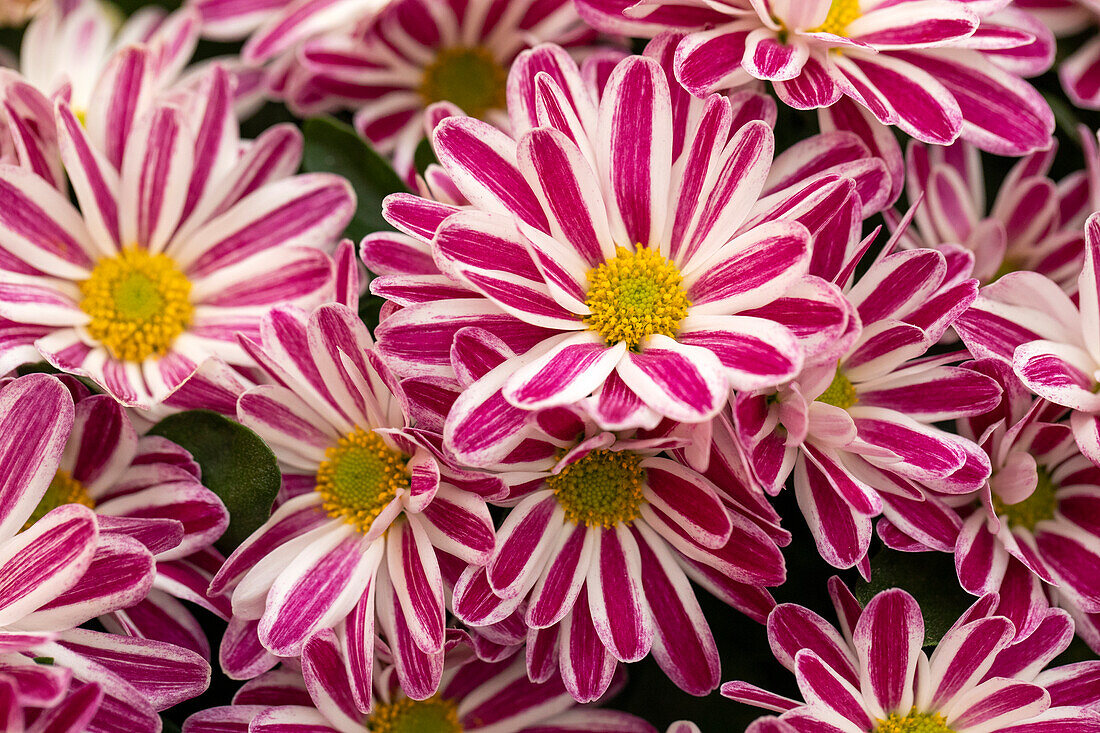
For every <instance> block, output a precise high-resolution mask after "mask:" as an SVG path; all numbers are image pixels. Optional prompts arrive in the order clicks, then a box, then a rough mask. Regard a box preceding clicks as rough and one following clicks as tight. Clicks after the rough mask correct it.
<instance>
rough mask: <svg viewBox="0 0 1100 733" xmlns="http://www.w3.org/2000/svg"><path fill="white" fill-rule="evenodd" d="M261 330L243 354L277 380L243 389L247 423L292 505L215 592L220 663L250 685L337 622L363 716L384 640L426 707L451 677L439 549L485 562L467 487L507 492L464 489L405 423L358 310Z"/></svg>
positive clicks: (486, 536)
mask: <svg viewBox="0 0 1100 733" xmlns="http://www.w3.org/2000/svg"><path fill="white" fill-rule="evenodd" d="M352 264H354V263H352ZM261 333H262V345H259V344H256V343H254V342H252V341H251V340H250V339H244V340H243V344H244V346H245V347H246V349H247V350H248V351H249V353H250V354H251V355H252V356H253V357H254V358H255V359H256V361H257V362H259V364H260V366H261V368H262V369H263V371H264V372H265V373H266V374H267V376H268V377H269V378H270V379H271V380H272V381H273V382H274V383H273V384H269V385H262V386H259V387H255V388H253V389H250V390H248V391H247V392H245V394H243V395H242V396H241V398H240V401H239V403H238V415H239V419H240V420H241V422H242V423H244V424H245V425H247V426H249V427H251V428H252V429H254V430H256V432H257V433H259V435H260V436H261V437H262V438H263V439H264V440H265V441H266V442H267V443H268V444H269V445H270V446H271V447H272V449H273V450H274V451H275V452H276V454H277V455H278V457H279V459H280V461H281V465H282V468H283V492H282V497H283V501H282V503H281V504H280V505H279V506H278V508H277V509H276V510H275V512H274V513H273V514H272V516H271V518H270V519H269V520H268V521H267V523H266V524H264V525H263V526H262V527H261V528H260V529H258V530H257V531H256V532H255V533H254V534H253V535H252V536H251V537H250V538H249V539H248V540H246V541H245V542H244V543H243V544H242V545H241V546H240V547H238V548H237V550H236V551H235V552H234V553H233V554H232V555H231V556H230V557H229V559H228V560H227V561H226V563H225V565H224V566H223V567H222V569H221V571H219V573H218V574H217V576H215V578H214V580H213V582H212V583H211V585H210V592H211V593H212V594H223V593H230V592H231V593H232V603H233V614H234V621H235V622H236V626H233V625H231V627H230V632H231V633H230V634H228V635H227V637H226V638H225V639H224V640H223V647H222V660H223V666H226V667H227V671H229V672H230V673H231V674H234V676H254V675H255V674H258V673H259V672H261V671H263V669H264V667H263V666H262V665H263V664H266V665H267V667H270V666H272V665H274V664H275V662H276V659H275V657H274V656H271V655H278V656H297V655H299V654H301V652H302V648H303V646H304V645H305V643H306V641H307V639H308V638H309V637H310V636H311V635H312V634H314V633H316V632H319V631H321V630H324V629H330V628H335V629H336V633H337V634H338V635H339V637H340V640H341V644H342V645H343V647H342V648H344V649H345V650H346V666H347V674H349V675H350V677H351V685H352V687H353V689H354V690H355V691H356V698H355V701H356V704H357V705H358V706H359V707H360V709H361V710H363V711H367V710H368V709H369V704H370V695H371V692H370V688H371V682H370V680H371V667H372V664H373V659H374V648H375V642H374V638H375V633H376V631H377V633H379V634H381V636H382V637H383V638H384V639H385V640H386V643H387V644H388V647H389V650H390V651H391V652H392V655H393V658H394V662H395V664H396V666H397V674H398V677H399V678H400V680H401V687H402V689H404V690H405V692H406V693H407V694H409V695H410V696H412V697H415V698H418V699H421V698H427V697H430V696H431V695H432V694H434V693H435V691H436V689H437V688H438V685H439V681H440V675H441V673H442V669H443V641H444V614H445V610H444V588H443V581H442V577H441V574H440V569H439V561H438V559H437V553H449V554H451V555H454V556H456V557H458V558H459V559H460V560H461V561H462V562H465V563H472V564H484V563H485V562H486V561H488V559H489V555H490V553H491V552H492V549H493V545H494V531H493V523H492V521H491V519H490V517H489V511H488V509H487V507H486V505H485V502H484V500H483V499H482V498H481V497H480V496H478V495H477V494H475V493H472V491H470V490H468V489H471V488H472V489H475V490H477V489H482V488H484V487H485V485H486V484H488V485H489V488H488V491H490V492H491V493H497V492H499V490H500V488H501V487H500V483H499V482H493V481H482V482H480V483H475V482H468V481H466V480H465V478H464V474H461V473H457V472H453V471H451V470H450V469H449V467H448V466H447V465H446V463H445V462H444V461H442V460H441V457H440V455H439V453H438V451H437V447H436V443H437V442H438V441H436V442H433V441H432V440H431V439H430V437H429V436H426V435H425V434H424V433H423V432H422V431H419V430H416V429H413V428H411V427H410V423H409V421H408V419H407V418H406V412H405V410H406V408H405V398H404V395H403V394H402V393H401V390H400V388H399V387H398V386H397V385H396V382H395V380H393V379H392V377H391V376H390V374H389V372H388V370H387V369H386V368H385V367H384V366H382V365H381V362H380V361H379V360H378V359H377V355H376V354H375V353H374V348H373V342H372V339H371V337H370V334H369V333H368V332H367V330H366V327H365V326H364V325H363V323H362V321H360V320H359V317H358V315H357V314H356V312H355V311H354V310H353V309H351V308H349V307H347V306H345V305H343V304H336V303H332V304H327V305H323V306H321V307H319V308H318V309H316V310H315V311H314V312H313V313H312V314H310V315H308V317H307V314H305V313H304V312H300V311H297V310H289V309H275V310H273V311H272V312H271V313H270V314H268V316H266V317H265V319H264V321H263V326H262V330H261ZM238 632H239V633H238ZM256 639H258V642H259V643H262V645H263V646H262V647H260V648H257V647H258V644H257V643H256V642H255V641H254V640H256ZM264 649H266V654H267V656H266V657H264V656H263V654H264V651H263V650H264ZM257 655H259V657H262V658H260V660H259V662H255V663H254V662H253V661H252V660H256V659H257V658H258V657H257ZM257 665H258V668H257ZM246 667H247V669H245V668H246Z"/></svg>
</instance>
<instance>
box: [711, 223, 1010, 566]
mask: <svg viewBox="0 0 1100 733" xmlns="http://www.w3.org/2000/svg"><path fill="white" fill-rule="evenodd" d="M870 241H871V240H870V238H868V240H865V241H864V242H863V243H862V247H859V248H856V249H855V250H854V251H852V252H851V253H850V254H847V255H843V256H839V257H832V258H826V259H832V260H834V261H837V262H841V263H844V264H843V265H842V266H841V267H839V268H838V269H837V270H836V272H837V274H836V275H834V276H833V279H834V280H835V281H836V282H838V283H841V284H843V285H844V286H845V290H846V292H847V298H848V300H849V302H850V303H851V306H850V307H851V309H852V315H851V318H850V319H849V323H848V332H847V333H846V334H845V336H844V337H843V338H841V339H838V340H837V341H836V343H835V344H834V345H833V346H834V352H833V353H832V354H831V355H828V356H827V358H823V359H819V360H817V361H815V362H814V363H812V364H810V365H807V366H806V367H805V368H804V369H803V370H802V372H801V373H800V374H799V375H798V376H797V377H796V378H795V379H794V380H792V381H791V382H789V383H787V384H785V385H783V386H782V387H780V388H779V389H778V390H758V391H754V392H743V393H741V394H739V395H737V396H736V398H735V400H734V403H733V405H732V425H733V429H734V431H735V432H734V435H735V438H734V440H736V441H737V442H738V443H739V444H740V446H741V448H742V449H743V450H744V451H745V452H746V455H747V457H748V461H749V464H750V465H751V466H752V470H753V473H754V475H755V476H756V478H757V479H758V480H759V481H760V483H761V484H762V485H763V486H764V488H765V490H766V491H767V492H768V493H770V494H773V495H774V494H777V493H778V492H779V491H780V490H782V488H783V486H784V485H785V482H786V479H787V477H788V476H789V475H790V474H791V473H792V472H793V474H794V489H795V496H796V497H797V499H798V505H799V508H800V509H801V511H802V514H803V516H804V517H805V518H806V521H807V522H808V523H809V526H810V530H811V532H813V534H814V538H815V539H816V541H817V546H818V550H819V551H820V553H821V555H822V557H823V558H824V559H825V560H826V561H827V562H829V563H830V564H832V565H833V566H835V567H842V568H847V567H852V566H853V565H857V564H858V565H859V566H860V569H861V571H862V572H864V574H867V573H868V572H869V567H868V561H867V557H866V553H867V549H868V547H869V546H870V541H871V530H872V524H873V521H874V519H875V518H876V517H878V516H879V515H880V514H885V515H886V516H887V517H888V518H889V519H890V520H891V521H894V522H897V523H899V524H902V525H904V526H906V527H907V528H910V529H911V531H913V532H917V533H919V534H920V536H921V537H923V538H926V541H927V542H929V543H932V544H934V545H936V546H937V547H938V548H939V549H942V550H950V549H952V548H953V547H954V542H955V538H956V536H957V534H958V527H957V522H953V521H951V520H952V519H953V517H947V518H943V521H941V522H939V523H937V524H921V525H919V526H918V525H917V524H916V523H915V522H914V507H915V506H916V507H917V508H919V506H920V505H921V504H922V503H923V502H924V498H925V496H926V495H927V494H928V493H929V491H940V492H945V493H949V494H963V493H969V492H973V491H976V490H977V489H978V488H980V487H981V486H982V484H983V483H984V482H985V480H986V479H987V478H988V477H989V471H990V467H989V460H988V458H987V456H986V455H985V453H984V452H982V451H981V449H980V448H979V447H978V446H977V445H975V444H974V443H973V442H972V441H970V440H967V439H965V438H961V437H959V436H957V435H953V434H951V433H948V432H946V431H944V430H941V429H939V428H937V427H935V426H934V425H933V423H935V422H938V421H941V420H949V419H953V418H957V417H962V416H967V415H979V414H982V413H985V412H988V411H989V410H990V409H992V408H993V407H995V406H996V405H997V404H998V402H999V400H1000V388H999V386H998V385H997V383H996V382H994V381H993V380H992V379H990V378H988V377H986V376H985V375H982V374H978V373H976V372H974V371H971V370H966V369H960V368H958V367H953V366H950V364H951V363H952V362H958V361H960V360H961V359H962V358H964V357H963V355H960V354H947V355H945V356H939V357H926V356H924V355H925V353H926V352H927V351H928V350H929V349H930V348H931V347H932V346H933V345H935V344H936V343H937V342H938V341H939V339H940V338H941V336H942V335H943V333H944V332H945V331H946V329H947V328H949V327H950V326H951V324H952V323H953V322H954V321H955V319H956V318H958V317H959V314H960V313H962V312H963V311H964V310H966V308H967V307H968V306H969V305H970V303H972V302H973V300H974V298H975V297H976V288H977V283H976V281H974V280H973V279H970V278H969V277H968V274H969V271H970V268H971V263H972V258H971V256H970V255H969V254H968V253H966V252H965V251H963V250H961V249H960V248H958V247H955V248H954V249H947V250H946V251H947V255H945V254H944V253H941V252H938V251H936V250H931V249H916V250H904V251H900V252H894V253H891V254H885V253H884V255H880V256H879V257H878V258H877V261H876V262H875V263H874V264H872V265H871V267H870V268H869V269H868V270H867V272H866V273H864V274H863V276H862V277H860V278H859V279H858V280H855V281H854V283H853V282H852V280H853V273H854V271H855V265H856V263H857V262H858V261H859V259H860V257H861V255H862V254H863V253H864V252H865V251H866V249H867V247H868V246H869V244H870ZM892 246H893V242H891V243H889V244H888V245H887V249H886V251H887V252H889V250H890V249H891V248H892ZM727 450H732V449H731V448H728V449H727Z"/></svg>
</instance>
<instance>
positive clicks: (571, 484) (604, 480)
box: [546, 450, 646, 529]
mask: <svg viewBox="0 0 1100 733" xmlns="http://www.w3.org/2000/svg"><path fill="white" fill-rule="evenodd" d="M641 462H642V456H640V455H638V454H636V453H631V452H629V451H612V450H595V451H592V452H591V453H589V454H588V455H586V456H585V457H584V458H581V459H580V460H578V461H577V462H575V463H571V464H569V465H568V466H566V467H565V468H563V469H562V470H561V473H558V474H555V475H553V476H550V477H549V478H548V479H547V480H546V484H547V486H548V487H549V488H551V489H553V491H554V495H555V497H556V498H557V500H558V504H559V505H561V508H562V509H564V510H565V518H566V519H568V520H569V521H570V522H573V523H574V524H584V525H586V526H588V527H603V528H604V529H610V528H611V527H614V526H615V525H616V524H619V523H621V522H630V521H632V520H634V519H637V518H638V515H639V514H640V509H641V505H642V502H643V501H644V499H643V496H642V486H643V485H644V484H645V477H646V472H645V469H644V468H642V467H641V465H640V464H641Z"/></svg>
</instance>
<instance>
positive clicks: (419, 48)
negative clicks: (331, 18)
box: [284, 0, 614, 178]
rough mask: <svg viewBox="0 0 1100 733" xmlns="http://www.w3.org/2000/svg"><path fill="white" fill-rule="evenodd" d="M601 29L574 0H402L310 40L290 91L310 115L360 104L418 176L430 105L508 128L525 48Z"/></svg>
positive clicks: (367, 131) (364, 126) (371, 130)
mask: <svg viewBox="0 0 1100 733" xmlns="http://www.w3.org/2000/svg"><path fill="white" fill-rule="evenodd" d="M594 35H595V33H594V31H592V29H590V28H589V27H588V26H586V25H585V24H584V23H583V22H582V21H581V19H580V16H578V15H577V12H576V10H575V9H574V7H573V3H572V2H571V1H570V0H551V2H539V1H536V0H493V2H490V3H489V4H488V5H487V6H481V5H475V4H470V3H467V2H460V1H459V0H450V1H448V2H438V1H435V0H397V1H396V2H392V3H390V4H389V5H388V6H387V7H386V8H385V9H384V10H382V11H381V12H379V13H378V14H377V15H375V16H373V17H368V18H365V19H364V20H363V22H362V23H360V24H359V26H358V27H357V28H355V29H354V30H353V31H351V32H350V33H349V32H347V31H343V30H341V31H338V32H335V33H331V34H328V35H325V36H322V37H320V38H316V39H314V40H311V41H309V42H307V43H306V44H305V45H304V46H303V47H302V50H301V52H300V53H299V54H298V56H297V61H296V63H295V64H294V65H293V66H292V67H291V68H290V70H289V73H288V77H287V80H286V81H285V89H284V94H285V98H286V100H287V102H288V104H289V105H290V106H291V108H292V109H294V110H295V111H296V112H297V113H299V114H301V115H302V116H310V115H314V114H317V113H319V112H323V111H331V110H334V109H351V110H354V111H355V112H356V114H355V128H356V129H357V130H358V131H359V134H361V135H362V136H363V137H365V138H366V139H367V140H369V141H370V142H371V144H372V145H373V146H374V147H375V148H376V149H377V150H378V151H379V152H380V153H383V154H385V155H392V156H393V161H394V167H395V168H396V169H397V171H398V173H399V174H401V175H402V176H403V177H406V178H411V177H412V176H413V175H414V174H415V168H414V166H413V156H414V153H415V151H416V147H417V145H418V144H419V143H420V141H421V140H423V138H424V136H425V135H426V134H428V133H429V132H430V129H429V127H430V126H429V125H427V119H426V115H428V116H431V117H438V116H440V115H445V114H448V113H450V114H462V113H465V114H468V115H470V116H471V117H477V118H478V119H483V120H486V121H488V122H490V123H492V124H494V125H496V126H497V127H500V128H502V129H507V127H508V115H507V109H506V103H505V102H506V95H505V86H506V83H507V80H508V69H509V68H510V67H511V65H512V61H513V60H514V59H515V58H516V56H517V55H518V54H519V53H520V52H521V51H523V50H524V49H525V48H530V47H531V46H533V45H535V44H537V43H540V42H551V43H557V44H558V45H561V46H566V47H569V46H571V45H577V44H580V43H584V42H588V41H591V40H592V37H593V36H594ZM612 53H614V52H612ZM436 103H439V104H440V105H442V106H441V107H434V108H433V107H432V105H433V104H436Z"/></svg>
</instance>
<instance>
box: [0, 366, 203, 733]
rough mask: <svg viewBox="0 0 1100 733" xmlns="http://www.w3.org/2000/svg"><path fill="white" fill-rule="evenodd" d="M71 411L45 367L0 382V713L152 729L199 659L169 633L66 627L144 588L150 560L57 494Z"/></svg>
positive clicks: (196, 685) (58, 723)
mask: <svg viewBox="0 0 1100 733" xmlns="http://www.w3.org/2000/svg"><path fill="white" fill-rule="evenodd" d="M75 420H76V416H75V413H74V408H73V399H72V397H71V396H70V394H69V392H68V390H67V389H66V387H65V386H64V385H63V384H62V383H61V381H59V380H58V379H56V378H54V377H50V376H47V375H42V374H33V375H29V376H26V377H21V378H19V379H15V380H10V381H8V382H7V383H6V384H4V385H3V386H0V577H2V578H4V587H3V592H2V593H0V689H3V691H4V693H5V697H4V703H3V705H2V706H0V707H2V714H3V723H4V726H5V729H7V730H22V729H23V724H24V722H26V723H27V724H28V725H29V724H30V722H31V720H30V719H29V718H28V717H27V714H30V716H31V717H33V719H34V721H35V724H36V725H37V726H38V728H37V729H40V730H83V729H84V728H85V727H87V728H88V729H89V730H117V729H129V730H159V728H160V718H159V717H158V716H157V714H156V711H158V710H163V709H165V708H168V707H170V706H172V705H175V704H176V703H179V702H182V701H183V700H187V699H189V698H191V697H194V696H195V695H197V694H198V693H200V692H201V691H202V690H204V689H205V688H206V685H207V683H208V682H209V678H210V665H209V664H207V663H206V662H205V661H204V660H203V659H202V657H200V656H199V655H197V654H195V653H194V652H191V651H187V650H185V649H181V648H179V647H176V646H173V645H172V644H167V643H164V642H160V641H153V640H147V639H135V638H130V637H126V636H116V635H113V634H105V633H102V632H97V631H87V630H83V629H78V628H76V627H77V626H79V625H80V624H83V623H85V622H86V621H89V620H91V619H93V618H95V617H97V616H101V615H103V614H108V613H113V612H115V611H118V610H120V609H122V608H125V607H127V606H131V605H133V604H134V603H136V602H138V601H140V600H141V599H142V598H144V597H145V595H146V593H147V592H148V590H149V588H150V585H151V584H152V582H153V572H154V561H153V556H152V555H151V554H150V552H149V550H148V549H147V548H146V547H145V546H144V545H143V544H142V543H141V542H139V541H138V540H136V539H134V538H133V537H129V536H126V535H125V534H120V533H114V532H110V531H104V530H103V529H102V528H100V526H99V525H98V523H97V520H96V516H95V514H94V513H93V512H92V510H91V509H89V508H88V507H87V506H84V505H81V504H80V503H64V502H63V501H60V500H59V497H60V494H61V493H62V489H63V488H64V487H61V486H59V484H60V483H64V482H63V481H60V480H59V477H64V476H65V474H64V473H62V472H61V471H63V469H61V471H59V466H61V465H63V462H64V460H65V459H64V452H65V446H66V441H67V439H68V438H69V434H70V431H71V430H72V429H73V428H74V425H76V427H77V428H79V423H76V421H75ZM39 662H42V663H39ZM43 709H44V710H43ZM50 726H55V727H50Z"/></svg>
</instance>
